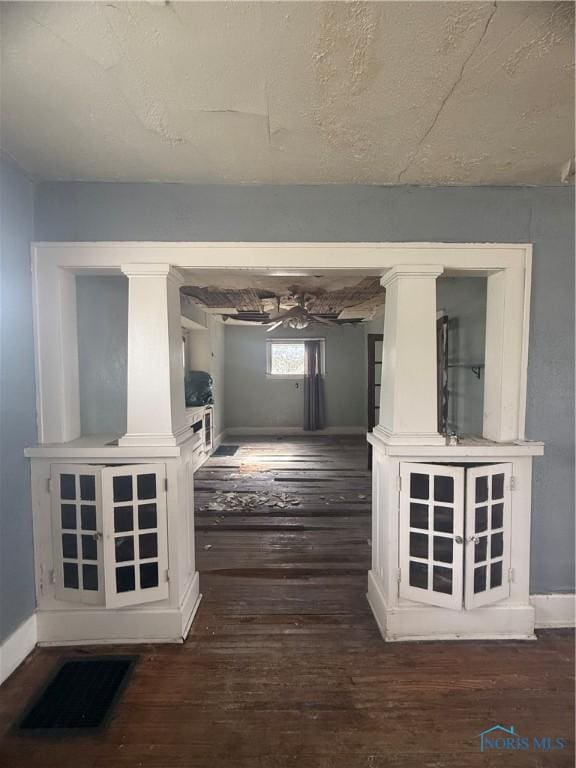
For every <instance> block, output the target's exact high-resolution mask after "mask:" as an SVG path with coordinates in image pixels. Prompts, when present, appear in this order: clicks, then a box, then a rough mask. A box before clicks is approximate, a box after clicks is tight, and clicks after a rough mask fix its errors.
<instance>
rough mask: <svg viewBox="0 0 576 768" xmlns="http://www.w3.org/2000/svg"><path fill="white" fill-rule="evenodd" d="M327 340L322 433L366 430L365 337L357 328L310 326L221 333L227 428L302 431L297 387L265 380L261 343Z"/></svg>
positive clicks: (301, 405)
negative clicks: (357, 428) (223, 339)
mask: <svg viewBox="0 0 576 768" xmlns="http://www.w3.org/2000/svg"><path fill="white" fill-rule="evenodd" d="M310 337H313V338H318V337H321V338H324V339H326V347H325V351H326V377H325V378H324V401H325V419H326V427H331V428H337V427H365V426H366V387H367V384H366V378H367V376H366V365H365V346H366V335H365V332H364V329H363V327H362V326H356V327H354V326H340V327H338V328H335V327H328V326H319V325H312V326H310V327H309V328H306V329H304V330H302V331H294V330H289V329H282V330H280V329H278V330H276V331H273V332H272V333H267V332H266V328H265V327H263V326H258V327H255V328H249V327H245V326H244V327H242V326H236V327H234V326H228V327H226V328H225V337H224V338H225V355H224V359H225V375H224V380H225V390H224V403H225V408H224V419H225V423H226V427H230V428H235V429H238V428H246V427H248V428H250V427H268V428H273V427H277V428H280V429H281V428H286V427H291V428H297V429H298V428H300V429H301V428H302V426H303V422H304V389H303V382H302V381H294V380H286V379H273V378H268V377H267V376H266V340H267V339H270V338H274V339H286V338H288V339H291V338H298V339H300V338H310Z"/></svg>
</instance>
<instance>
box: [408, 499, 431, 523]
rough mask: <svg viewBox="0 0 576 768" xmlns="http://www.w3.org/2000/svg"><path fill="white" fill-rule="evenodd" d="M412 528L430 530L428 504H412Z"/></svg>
mask: <svg viewBox="0 0 576 768" xmlns="http://www.w3.org/2000/svg"><path fill="white" fill-rule="evenodd" d="M410 527H411V528H428V505H427V504H415V503H414V502H412V503H411V504H410Z"/></svg>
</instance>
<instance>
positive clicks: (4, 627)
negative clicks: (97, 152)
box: [0, 161, 36, 641]
mask: <svg viewBox="0 0 576 768" xmlns="http://www.w3.org/2000/svg"><path fill="white" fill-rule="evenodd" d="M32 239H33V187H32V184H31V183H30V182H29V181H28V179H27V178H26V177H25V176H24V175H23V174H22V173H21V172H20V171H19V170H18V169H17V168H16V167H14V166H13V165H11V164H10V163H8V162H6V161H0V249H1V297H0V306H1V331H0V333H1V336H0V351H1V356H0V641H2V640H4V638H6V637H7V636H8V635H10V634H11V633H12V632H13V631H14V630H15V629H16V628H17V627H18V625H19V624H21V623H22V622H23V621H24V620H25V619H27V618H28V616H30V614H31V613H32V612H33V611H34V607H35V595H34V565H33V550H32V506H31V499H30V467H29V465H28V460H27V459H25V458H24V448H25V447H26V446H29V445H32V444H34V442H35V441H36V402H35V392H34V346H33V337H32V295H31V281H30V241H31V240H32Z"/></svg>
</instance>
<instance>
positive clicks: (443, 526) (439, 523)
mask: <svg viewBox="0 0 576 768" xmlns="http://www.w3.org/2000/svg"><path fill="white" fill-rule="evenodd" d="M434 530H435V531H442V533H452V532H453V530H454V511H453V510H452V508H451V507H434Z"/></svg>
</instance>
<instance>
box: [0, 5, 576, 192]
mask: <svg viewBox="0 0 576 768" xmlns="http://www.w3.org/2000/svg"><path fill="white" fill-rule="evenodd" d="M573 9H574V7H573V4H572V3H571V2H560V3H556V2H498V3H495V2H494V3H486V2H479V3H476V2H368V3H356V2H352V3H342V2H334V3H333V2H292V3H285V2H277V3H273V2H216V3H207V2H205V3H197V2H169V3H162V2H150V3H148V2H139V3H132V2H116V3H114V2H99V3H89V2H77V3H66V2H59V3H44V2H41V3H34V2H9V3H2V59H3V62H2V63H3V72H2V137H1V141H2V147H3V149H4V150H5V151H6V152H7V153H8V154H10V155H12V156H13V157H14V158H15V159H16V161H17V162H18V163H19V164H20V165H21V166H22V167H24V168H25V169H26V170H27V171H28V172H29V173H30V174H31V175H32V176H34V177H36V178H40V179H80V180H120V181H149V180H155V181H185V182H194V183H278V184H281V183H282V184H296V183H300V184H317V183H318V184H319V183H330V182H338V183H345V182H347V183H366V184H558V183H561V182H562V180H563V176H565V168H566V164H567V163H569V161H570V158H571V157H573V154H574V148H573Z"/></svg>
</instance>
